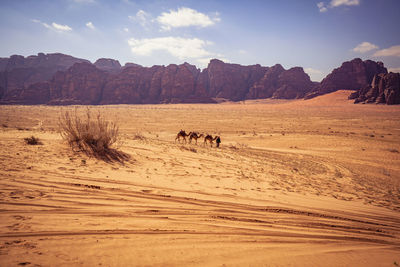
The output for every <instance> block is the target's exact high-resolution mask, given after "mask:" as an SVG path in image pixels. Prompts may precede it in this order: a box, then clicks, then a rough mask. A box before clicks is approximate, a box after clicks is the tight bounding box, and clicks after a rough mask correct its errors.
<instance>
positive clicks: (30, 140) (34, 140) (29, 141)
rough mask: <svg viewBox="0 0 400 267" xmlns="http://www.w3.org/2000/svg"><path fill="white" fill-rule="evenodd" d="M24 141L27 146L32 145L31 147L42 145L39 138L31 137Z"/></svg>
mask: <svg viewBox="0 0 400 267" xmlns="http://www.w3.org/2000/svg"><path fill="white" fill-rule="evenodd" d="M24 140H25V142H26V143H27V144H28V145H33V146H35V145H42V144H43V143H42V142H41V141H40V140H39V138H37V137H34V136H33V135H32V136H31V137H27V138H24Z"/></svg>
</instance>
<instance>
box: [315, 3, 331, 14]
mask: <svg viewBox="0 0 400 267" xmlns="http://www.w3.org/2000/svg"><path fill="white" fill-rule="evenodd" d="M317 7H318V9H319V12H321V13H324V12H326V11H328V8H326V6H325V4H324V2H319V3H317Z"/></svg>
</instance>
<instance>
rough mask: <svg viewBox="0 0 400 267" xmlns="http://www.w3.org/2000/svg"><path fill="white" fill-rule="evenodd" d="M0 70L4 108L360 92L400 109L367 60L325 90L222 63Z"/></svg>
mask: <svg viewBox="0 0 400 267" xmlns="http://www.w3.org/2000/svg"><path fill="white" fill-rule="evenodd" d="M70 64H71V65H70ZM67 66H69V67H67ZM0 69H3V71H0V104H52V105H66V104H90V105H96V104H150V103H151V104H157V103H212V102H220V101H226V100H229V101H240V100H244V99H259V98H282V99H295V98H303V97H304V96H306V97H308V98H310V97H313V96H316V95H320V94H324V93H329V92H333V91H335V90H338V89H350V90H354V89H360V88H361V90H359V91H358V92H357V94H354V95H352V97H353V98H355V99H356V101H358V102H374V103H388V104H394V103H398V100H397V99H398V93H397V91H396V90H397V89H394V88H397V87H396V86H395V84H396V81H397V80H396V78H394V76H393V77H392V76H390V77H389V76H388V77H389V78H387V77H386V76H385V75H384V74H385V73H387V70H386V68H385V67H384V66H383V64H382V63H381V62H374V61H370V60H366V61H362V60H361V59H354V60H352V61H349V62H345V63H343V64H342V66H341V67H340V68H337V69H335V70H334V71H333V72H332V73H331V74H329V75H328V76H327V77H326V78H325V79H324V80H323V81H322V82H321V83H313V82H311V80H310V77H309V76H308V75H307V74H306V73H305V72H304V70H303V68H301V67H294V68H291V69H288V70H285V69H284V68H283V67H282V66H281V65H279V64H277V65H275V66H272V67H263V66H260V65H258V64H257V65H251V66H242V65H239V64H230V63H224V62H223V61H221V60H218V59H213V60H211V61H210V63H209V64H208V66H207V68H205V69H204V70H203V71H200V69H197V68H196V66H194V65H190V64H188V63H184V64H180V65H176V64H170V65H168V66H153V67H142V66H140V65H137V64H134V63H127V64H125V66H124V67H121V65H120V64H119V62H118V61H117V60H113V59H105V58H101V59H99V60H97V61H96V62H95V63H94V64H91V63H90V62H89V61H86V60H82V59H77V58H74V57H71V56H67V55H62V54H48V55H45V54H38V56H30V57H27V58H25V57H23V56H11V57H10V58H8V59H4V58H2V59H0ZM379 73H383V74H382V75H376V74H379ZM374 77H375V78H374ZM372 80H373V83H372V85H370V86H368V85H369V84H370V83H371V81H372ZM381 83H382V84H381Z"/></svg>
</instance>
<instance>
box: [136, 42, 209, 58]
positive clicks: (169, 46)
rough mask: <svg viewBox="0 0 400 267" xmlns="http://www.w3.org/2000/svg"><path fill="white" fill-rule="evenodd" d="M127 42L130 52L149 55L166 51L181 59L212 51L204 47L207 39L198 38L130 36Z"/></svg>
mask: <svg viewBox="0 0 400 267" xmlns="http://www.w3.org/2000/svg"><path fill="white" fill-rule="evenodd" d="M128 44H129V45H130V47H131V51H132V53H134V54H137V55H142V56H149V55H151V54H152V52H153V51H166V52H168V53H170V54H171V55H173V56H175V57H177V58H179V59H181V60H183V59H189V58H202V57H207V56H212V53H210V52H209V51H207V50H206V49H205V46H206V45H208V43H207V41H204V40H201V39H198V38H192V39H189V38H181V37H159V38H150V39H134V38H131V39H129V40H128Z"/></svg>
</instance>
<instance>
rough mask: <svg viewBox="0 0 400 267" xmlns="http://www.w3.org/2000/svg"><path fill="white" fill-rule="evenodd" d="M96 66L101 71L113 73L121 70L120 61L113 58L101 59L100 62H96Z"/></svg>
mask: <svg viewBox="0 0 400 267" xmlns="http://www.w3.org/2000/svg"><path fill="white" fill-rule="evenodd" d="M94 65H95V66H96V67H97V68H98V69H100V70H104V71H107V72H112V73H115V72H118V71H120V70H121V64H120V63H119V61H118V60H115V59H111V58H99V59H98V60H96V62H95V63H94Z"/></svg>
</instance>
